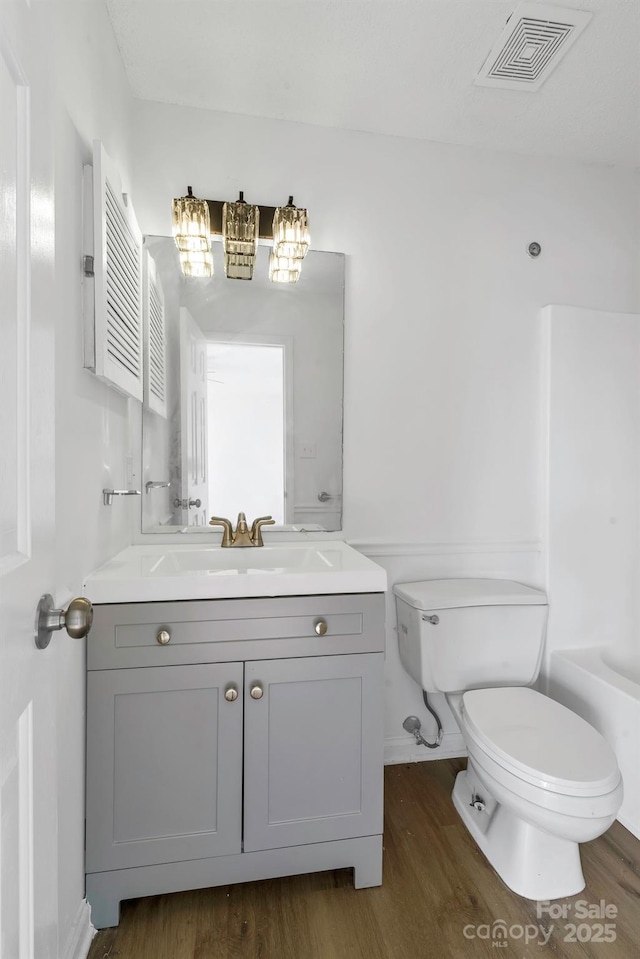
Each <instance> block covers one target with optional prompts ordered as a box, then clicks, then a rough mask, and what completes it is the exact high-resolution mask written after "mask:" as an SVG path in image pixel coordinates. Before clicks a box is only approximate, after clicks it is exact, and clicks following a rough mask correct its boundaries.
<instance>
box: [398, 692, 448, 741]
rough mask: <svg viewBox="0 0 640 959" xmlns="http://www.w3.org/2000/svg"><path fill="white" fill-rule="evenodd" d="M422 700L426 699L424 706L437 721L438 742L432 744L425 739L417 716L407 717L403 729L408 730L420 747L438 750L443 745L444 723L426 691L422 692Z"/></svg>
mask: <svg viewBox="0 0 640 959" xmlns="http://www.w3.org/2000/svg"><path fill="white" fill-rule="evenodd" d="M422 698H423V699H424V704H425V706H426V707H427V709H428V710H429V712H430V713H431V715H432V716H433V718H434V719H435V721H436V725H437V727H438V732H437V735H436V741H435V742H434V743H430V742H429V741H428V740H426V739H425V738H424V736H423V735H422V733H421V732H420V730H421V729H422V723H421V722H420V720H419V719H418V717H417V716H407V718H406V719H405V721H404V722H403V724H402V726H403V729H406V731H407V732H408V733H411V735H412V736H413V737H414V739H415V741H416V742H417V744H418V746H426V747H427V749H437V748H438V746H440V745H441V743H442V737H443V735H444V732H443V729H442V723H441V722H440V717H439V716H438V714H437V712H436V711H435V709H434V708H433V706H432V705H431V704H430V702H429V697H428V696H427V694H426V691H425V690H424V689H423V690H422Z"/></svg>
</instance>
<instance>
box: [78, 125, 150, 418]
mask: <svg viewBox="0 0 640 959" xmlns="http://www.w3.org/2000/svg"><path fill="white" fill-rule="evenodd" d="M85 200H86V201H87V206H88V207H89V209H87V211H86V212H87V214H89V212H90V209H91V208H92V211H93V223H92V224H91V225H89V231H88V232H89V235H88V236H87V237H86V239H88V240H89V243H91V241H93V251H92V253H93V271H94V276H93V278H92V279H91V278H89V277H86V280H87V292H86V296H85V310H86V314H87V317H86V318H87V334H86V339H85V366H87V367H88V368H89V369H91V370H92V371H93V372H94V373H95V374H96V376H99V377H100V378H101V379H103V380H105V381H106V382H108V383H110V384H111V385H112V386H115V387H116V389H118V390H120V391H121V392H123V393H126V394H127V395H128V396H133V397H134V399H137V400H142V393H143V382H142V381H143V371H142V341H143V330H142V235H141V233H140V229H139V227H138V223H137V221H136V217H135V213H134V212H133V207H132V206H131V203H130V202H129V201H128V200H127V199H126V198H125V197H123V194H122V188H121V185H120V177H119V175H118V172H117V170H116V168H115V167H114V165H113V163H112V162H111V160H110V159H109V157H108V156H107V154H106V153H105V152H104V149H103V147H102V144H101V143H100V141H99V140H96V141H95V142H94V145H93V169H91V167H88V168H85ZM87 219H88V217H87ZM87 252H88V253H91V250H87ZM85 276H86V271H85Z"/></svg>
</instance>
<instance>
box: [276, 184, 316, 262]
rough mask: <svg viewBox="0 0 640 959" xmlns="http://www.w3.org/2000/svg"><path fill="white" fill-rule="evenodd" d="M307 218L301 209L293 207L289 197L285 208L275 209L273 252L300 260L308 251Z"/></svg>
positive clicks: (305, 212)
mask: <svg viewBox="0 0 640 959" xmlns="http://www.w3.org/2000/svg"><path fill="white" fill-rule="evenodd" d="M309 242H310V240H309V217H308V216H307V211H306V210H305V209H303V208H302V207H297V206H294V203H293V197H292V196H290V197H289V202H288V203H287V205H286V206H279V207H276V212H275V213H274V215H273V252H274V253H275V254H276V256H286V257H290V258H291V259H295V260H302V259H304V257H305V256H306V255H307V253H308V251H309Z"/></svg>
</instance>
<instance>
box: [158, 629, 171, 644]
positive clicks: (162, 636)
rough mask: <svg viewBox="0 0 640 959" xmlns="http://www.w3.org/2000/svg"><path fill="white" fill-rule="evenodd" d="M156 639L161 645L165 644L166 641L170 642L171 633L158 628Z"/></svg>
mask: <svg viewBox="0 0 640 959" xmlns="http://www.w3.org/2000/svg"><path fill="white" fill-rule="evenodd" d="M156 640H157V641H158V642H159V643H160V645H161V646H166V645H167V643H170V642H171V633H170V632H169V630H168V629H159V630H158V633H157V636H156Z"/></svg>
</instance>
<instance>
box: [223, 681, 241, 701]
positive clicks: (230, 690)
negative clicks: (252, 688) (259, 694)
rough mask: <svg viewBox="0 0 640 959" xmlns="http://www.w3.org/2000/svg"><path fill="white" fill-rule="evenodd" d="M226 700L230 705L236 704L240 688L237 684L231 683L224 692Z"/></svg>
mask: <svg viewBox="0 0 640 959" xmlns="http://www.w3.org/2000/svg"><path fill="white" fill-rule="evenodd" d="M224 698H225V699H226V701H227V702H228V703H235V701H236V699H237V698H238V687H237V686H236V684H235V683H229V685H228V686H227V688H226V689H225V691H224Z"/></svg>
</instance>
